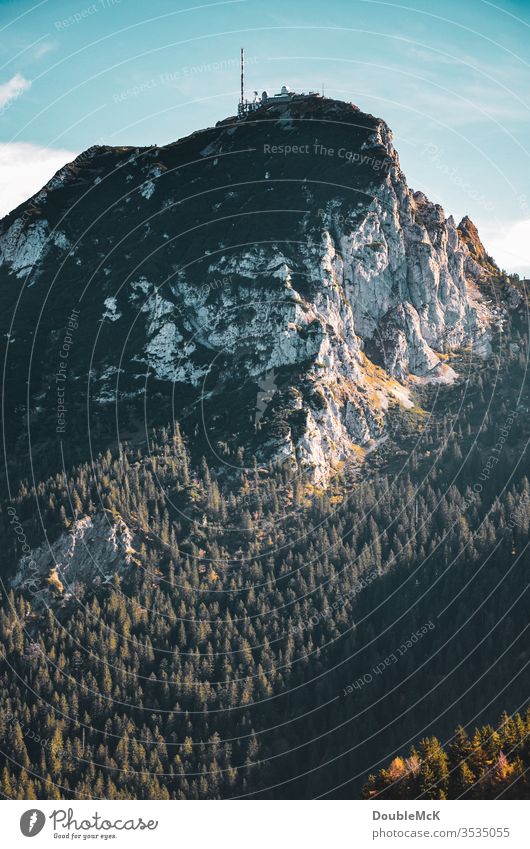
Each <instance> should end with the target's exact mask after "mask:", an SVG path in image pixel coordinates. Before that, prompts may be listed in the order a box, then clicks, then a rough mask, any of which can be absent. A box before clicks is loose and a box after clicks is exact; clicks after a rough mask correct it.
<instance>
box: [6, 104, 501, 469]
mask: <svg viewBox="0 0 530 849" xmlns="http://www.w3.org/2000/svg"><path fill="white" fill-rule="evenodd" d="M36 197H37V200H36V201H34V202H33V204H32V206H31V205H30V207H28V208H29V209H32V208H33V209H34V210H35V215H34V216H33V215H28V214H27V209H24V207H21V208H20V209H19V210H17V211H16V213H15V214H14V215H12V216H10V217H9V218H8V219H5V220H4V222H2V225H0V276H1V278H2V291H3V292H4V298H7V299H8V300H9V301H10V302H11V301H13V300H14V295H15V293H18V292H19V290H20V285H21V282H23V283H24V289H23V297H22V301H23V308H24V310H25V313H24V314H25V316H26V320H25V321H24V322H22V323H20V325H19V326H18V328H15V332H14V333H13V334H12V336H11V340H12V341H11V342H10V345H9V356H10V357H12V358H13V367H14V368H15V360H16V357H18V358H19V359H18V360H16V369H20V368H22V369H23V368H24V360H25V357H26V356H27V354H26V353H25V352H26V351H27V350H29V349H30V348H31V338H32V329H31V328H32V322H35V324H36V326H37V327H38V331H37V334H36V338H35V346H36V351H37V354H36V355H34V362H35V360H37V361H38V366H37V367H36V366H33V375H32V381H31V384H30V388H29V393H30V399H31V400H30V409H31V412H32V414H33V415H34V416H35V420H36V421H37V422H39V423H40V424H39V427H43V428H44V427H45V425H44V421H43V420H44V419H45V418H46V416H47V415H48V416H49V413H48V414H47V413H46V410H45V409H44V410H43V405H42V404H41V403H40V401H39V399H40V398H42V397H43V394H44V395H46V393H49V392H50V386H51V385H52V384H53V374H54V373H55V370H56V362H57V356H58V351H57V350H56V347H57V344H58V335H57V334H58V329H57V321H58V319H57V315H58V314H63V313H64V314H65V320H66V318H67V316H68V314H69V312H70V311H71V310H72V309H74V308H76V309H77V308H80V309H81V312H82V316H83V318H82V320H81V319H80V320H79V322H76V323H78V324H79V328H76V330H75V339H76V348H75V355H74V354H72V355H71V357H70V359H69V369H70V370H69V398H70V403H71V407H72V409H75V407H76V404H77V403H79V404H80V405H82V408H83V409H84V405H85V403H86V398H85V395H86V394H88V397H89V399H90V404H91V408H92V409H94V410H95V411H97V419H98V421H99V422H100V423H101V422H103V421H106V419H107V418H109V421H114V405H118V407H119V408H120V409H121V410H124V411H126V412H125V414H124V416H125V420H126V421H128V422H129V423H130V424H129V428H130V430H132V431H134V430H135V428H136V425H134V422H135V421H136V420H137V418H140V420H142V421H143V420H144V410H143V407H144V405H146V409H148V420H149V422H150V423H151V424H165V423H166V422H167V421H168V420H170V418H171V417H172V415H175V416H176V418H177V419H178V420H179V421H181V422H182V425H183V428H184V430H186V429H188V431H189V432H190V434H192V435H193V436H194V444H195V445H196V446H197V450H201V451H202V452H203V453H211V452H212V451H213V452H214V454H215V455H216V456H217V454H218V451H217V449H215V446H216V445H219V444H224V445H227V444H233V443H236V444H239V445H241V446H242V450H243V454H248V457H250V456H252V455H254V456H257V457H258V460H260V461H261V460H263V461H264V460H266V459H267V458H270V457H281V458H283V459H284V460H285V459H287V460H290V459H292V460H293V461H294V462H296V463H297V464H299V465H300V466H301V467H303V468H305V469H307V471H308V473H309V474H310V475H311V476H313V477H314V478H315V479H317V480H319V481H325V480H326V479H327V478H328V476H329V474H330V470H331V468H332V467H333V466H334V465H337V464H339V463H342V462H344V461H345V460H347V459H348V457H349V456H351V455H352V452H353V453H355V452H356V451H358V446H368V445H370V444H371V443H372V442H373V440H374V439H377V438H379V437H380V436H381V435H382V434H383V433H384V430H385V421H386V417H387V414H388V411H389V410H390V409H391V408H392V407H393V406H396V405H398V406H403V407H408V408H411V407H412V406H413V403H414V402H413V400H412V395H413V393H414V391H415V388H416V387H417V386H418V385H421V384H424V383H428V382H432V381H438V382H440V381H441V382H450V381H453V380H455V379H456V376H457V375H456V372H455V371H454V369H453V367H452V366H451V365H449V363H447V355H448V354H450V352H451V351H453V350H455V349H457V348H459V347H460V346H463V345H466V346H472V347H474V348H475V349H476V350H477V351H478V352H479V353H481V354H486V353H487V352H488V351H489V344H490V343H489V335H490V331H489V326H490V324H491V319H492V317H491V315H490V314H489V312H488V308H487V306H486V305H485V304H484V303H483V302H482V301H481V296H480V293H479V292H477V291H476V290H473V292H470V291H469V290H468V282H467V280H466V277H472V276H473V274H471V273H469V269H471V271H473V270H476V268H478V267H479V266H478V265H477V261H476V260H475V259H474V258H473V257H474V255H475V256H479V252H480V251H479V246H480V248H482V245H481V243H480V240H479V239H478V235H476V230H475V229H474V228H473V229H472V227H471V224H470V223H469V224H467V225H465V224H464V225H461V228H462V229H459V230H458V231H457V228H456V227H455V224H454V221H453V220H452V218H448V219H446V217H445V213H444V211H443V209H442V208H441V206H439V205H438V204H432V203H431V202H430V201H429V200H428V198H427V197H426V195H425V194H423V193H422V192H415V193H414V192H413V191H412V190H411V189H410V188H409V187H408V185H407V182H406V179H405V176H404V174H403V173H402V171H401V169H400V166H399V159H398V156H397V153H396V151H395V149H394V147H393V144H392V135H391V132H390V130H389V128H388V126H387V125H386V123H385V122H384V121H383V120H381V119H379V118H375V117H374V116H372V115H368V114H366V113H364V112H361V111H360V110H359V109H358V107H356V106H353V105H352V104H348V103H343V102H342V101H336V100H332V99H329V98H322V97H320V96H318V95H308V96H299V97H290V98H289V99H288V100H286V101H284V102H275V100H274V99H273V100H271V101H267V102H265V103H262V104H261V105H260V106H259V108H257V109H255V110H254V111H253V112H252V113H250V114H248V115H245V116H243V117H231V118H228V119H225V120H224V121H221V122H220V123H219V124H217V125H216V126H215V127H211V128H208V129H205V130H201V131H199V132H196V133H193V134H192V135H190V136H188V137H186V138H184V139H181V140H180V141H178V142H175V143H174V144H171V145H167V146H165V147H161V148H158V147H156V146H155V147H151V148H123V147H121V148H108V147H103V148H101V147H97V148H96V147H95V148H90V149H89V151H87V152H85V154H81V156H80V157H78V159H77V160H76V161H75V163H73V165H72V166H70V167H69V168H67V169H65V171H64V173H63V174H62V175H60V177H58V178H57V179H56V180H55V181H54V185H53V191H47V192H46V191H45V192H43V193H39V195H37V196H36ZM468 243H469V244H468ZM472 249H473V251H474V254H473V253H472ZM482 251H483V248H482ZM484 255H485V252H484ZM480 256H482V255H480ZM480 256H479V261H480ZM48 287H50V293H49V295H48V296H47V298H46V300H45V306H44V308H43V309H42V312H41V308H42V292H44V291H47V289H48ZM79 299H82V304H81V305H80V304H79ZM65 310H66V312H65ZM8 312H9V311H6V320H9V318H10V316H8ZM8 329H9V328H8V325H6V328H5V330H6V332H7V331H8ZM59 335H60V334H59ZM85 352H87V353H86V354H85ZM16 369H15V370H16ZM269 384H270V386H269ZM17 385H19V386H20V387H22V390H20V392H19V391H18V390H17V389H16V388H14V389H13V392H12V393H11V395H10V398H11V399H12V400H13V403H16V404H17V405H18V408H20V409H22V407H23V405H24V403H25V393H24V392H23V389H24V387H25V381H24V380H23V379H20V380H19V381H18V384H17ZM264 385H266V387H267V389H266V391H264V389H263V386H264ZM78 396H79V397H78ZM155 398H156V402H155V400H154V399H155ZM175 405H176V406H175ZM72 415H73V413H72ZM41 420H42V421H41ZM49 424H50V423H49V422H48V427H49ZM100 426H101V427H102V428H103V429H104V426H103V425H101V424H100ZM106 426H107V425H105V427H106ZM108 426H109V427H110V426H111V425H110V424H109V425H108ZM200 433H202V437H203V438H202V440H201V439H198V438H197V434H200ZM209 459H211V458H209Z"/></svg>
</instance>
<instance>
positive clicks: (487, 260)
mask: <svg viewBox="0 0 530 849" xmlns="http://www.w3.org/2000/svg"><path fill="white" fill-rule="evenodd" d="M457 229H458V235H459V237H460V239H461V240H462V242H463V243H464V244H465V246H466V247H467V249H468V251H469V254H470V258H471V260H472V262H471V263H470V264H469V265H470V266H472V264H473V263H474V264H475V265H476V266H478V269H477V268H476V267H475V268H471V269H470V270H471V276H475V277H476V276H477V275H478V276H479V277H491V276H492V275H497V274H499V273H500V271H499V267H498V265H497V263H496V262H495V260H494V259H493V258H492V257H491V256H489V254H488V253H487V252H486V249H485V247H484V245H483V244H482V241H481V239H480V236H479V234H478V230H477V228H476V226H475V224H474V223H473V221H472V220H471V218H470V217H469V216H468V215H464V217H463V218H462V221H461V222H460V224H459V225H458V228H457ZM473 272H474V273H473Z"/></svg>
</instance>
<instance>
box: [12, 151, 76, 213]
mask: <svg viewBox="0 0 530 849" xmlns="http://www.w3.org/2000/svg"><path fill="white" fill-rule="evenodd" d="M76 156H77V153H72V151H70V150H59V149H53V148H48V147H38V146H37V145H34V144H23V143H15V144H0V218H2V217H3V216H4V215H7V213H8V212H10V211H11V210H12V209H15V207H17V206H18V205H19V204H20V203H22V201H25V200H27V199H28V198H30V197H31V196H32V195H34V194H35V193H36V192H38V191H39V189H42V187H43V186H44V185H46V183H47V182H48V180H49V179H50V178H51V177H53V175H54V174H55V173H56V171H58V170H59V168H62V166H63V165H66V163H67V162H71V161H72V159H75V157H76Z"/></svg>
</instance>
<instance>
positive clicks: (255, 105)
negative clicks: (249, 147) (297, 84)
mask: <svg viewBox="0 0 530 849" xmlns="http://www.w3.org/2000/svg"><path fill="white" fill-rule="evenodd" d="M315 96H318V94H317V92H315V91H310V92H309V94H297V93H296V92H294V91H291V89H290V88H289V86H288V85H282V87H281V89H280V91H279V92H278V94H272V95H270V94H268V92H266V91H264V92H262V94H261V97H260V96H259V94H258V92H257V91H254V92H253V93H252V97H251V98H250V99H247V98H246V97H245V48H244V47H242V48H241V97H240V100H239V103H238V106H237V114H238V117H239V118H244V117H245V116H246V115H249V114H251V113H252V112H256V110H257V109H260V108H261V107H262V106H266V105H267V104H273V103H283V102H286V101H289V100H298V99H300V98H304V97H315Z"/></svg>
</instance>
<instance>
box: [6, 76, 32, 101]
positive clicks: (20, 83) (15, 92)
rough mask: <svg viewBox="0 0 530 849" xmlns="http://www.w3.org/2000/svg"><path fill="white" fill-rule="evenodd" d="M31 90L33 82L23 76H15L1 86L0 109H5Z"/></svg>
mask: <svg viewBox="0 0 530 849" xmlns="http://www.w3.org/2000/svg"><path fill="white" fill-rule="evenodd" d="M28 88H31V82H30V81H29V80H27V79H26V78H25V77H23V76H22V74H15V76H14V77H11V79H10V80H8V81H7V83H1V84H0V109H5V108H6V106H9V104H10V103H12V102H13V100H16V99H17V97H20V95H21V94H24V92H25V91H27V90H28Z"/></svg>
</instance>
